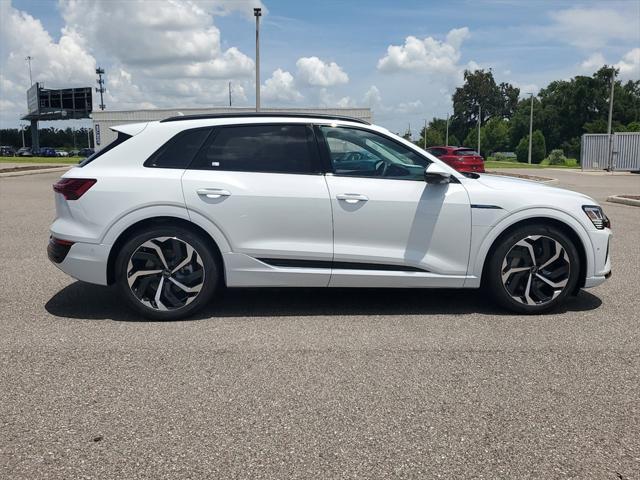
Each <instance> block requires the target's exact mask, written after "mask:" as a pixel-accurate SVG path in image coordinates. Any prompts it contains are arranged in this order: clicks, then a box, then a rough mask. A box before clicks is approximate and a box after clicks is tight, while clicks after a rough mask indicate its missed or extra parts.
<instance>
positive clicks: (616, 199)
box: [607, 195, 640, 207]
mask: <svg viewBox="0 0 640 480" xmlns="http://www.w3.org/2000/svg"><path fill="white" fill-rule="evenodd" d="M607 202H610V203H621V204H622V205H629V206H630V207H640V200H635V199H633V198H624V197H620V196H618V195H611V196H610V197H607Z"/></svg>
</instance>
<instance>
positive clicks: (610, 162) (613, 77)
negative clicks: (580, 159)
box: [607, 67, 616, 171]
mask: <svg viewBox="0 0 640 480" xmlns="http://www.w3.org/2000/svg"><path fill="white" fill-rule="evenodd" d="M615 84H616V69H615V68H614V67H611V93H610V94H609V121H608V123H607V135H608V136H609V152H608V157H609V158H608V162H607V164H608V169H609V171H612V170H613V134H612V133H611V123H612V120H613V88H614V86H615Z"/></svg>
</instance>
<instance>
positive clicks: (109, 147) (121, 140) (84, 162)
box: [78, 132, 131, 167]
mask: <svg viewBox="0 0 640 480" xmlns="http://www.w3.org/2000/svg"><path fill="white" fill-rule="evenodd" d="M130 138H131V135H127V134H126V133H122V132H118V136H117V137H116V139H115V140H114V141H113V142H111V143H110V144H109V145H107V146H106V147H104V148H103V149H102V150H99V151H97V152H96V153H94V154H93V155H90V156H88V157H87V158H85V159H84V160H82V161H81V162H80V163H79V164H78V166H79V167H84V166H85V165H87V164H89V163H91V162H93V161H94V160H95V159H96V158H99V157H101V156H102V155H104V154H105V153H107V152H108V151H109V150H113V149H114V148H116V147H117V146H118V145H121V144H123V143H124V142H126V141H127V140H129V139H130Z"/></svg>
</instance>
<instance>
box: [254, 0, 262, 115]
mask: <svg viewBox="0 0 640 480" xmlns="http://www.w3.org/2000/svg"><path fill="white" fill-rule="evenodd" d="M253 15H254V16H255V17H256V112H259V111H260V17H261V16H262V9H261V8H254V9H253Z"/></svg>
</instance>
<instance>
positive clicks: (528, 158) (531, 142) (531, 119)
mask: <svg viewBox="0 0 640 480" xmlns="http://www.w3.org/2000/svg"><path fill="white" fill-rule="evenodd" d="M529 95H531V112H530V113H529V156H528V157H527V162H528V163H529V165H531V147H532V146H533V92H531V93H529Z"/></svg>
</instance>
